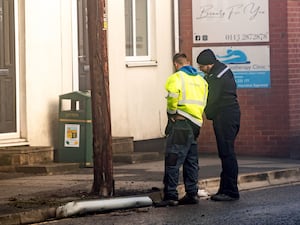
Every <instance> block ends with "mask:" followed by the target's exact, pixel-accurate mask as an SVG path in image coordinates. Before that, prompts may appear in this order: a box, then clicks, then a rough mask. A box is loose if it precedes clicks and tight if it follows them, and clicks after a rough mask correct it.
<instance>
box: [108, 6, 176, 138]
mask: <svg viewBox="0 0 300 225" xmlns="http://www.w3.org/2000/svg"><path fill="white" fill-rule="evenodd" d="M154 5H155V10H154V12H155V16H156V19H155V21H154V22H155V24H153V25H154V26H155V27H156V28H155V33H156V46H155V50H156V57H155V58H154V59H156V60H157V61H158V65H157V66H156V67H131V68H127V67H126V66H125V64H126V61H125V28H124V26H122V25H123V24H125V22H124V5H123V1H119V0H114V1H108V50H109V75H110V90H111V92H110V94H111V96H110V98H111V113H112V133H113V136H133V137H134V140H145V139H152V138H159V137H162V136H163V135H164V129H165V124H166V102H165V96H166V92H165V90H164V84H165V81H166V79H167V77H168V76H169V75H170V74H171V73H172V72H173V71H172V69H173V67H172V44H173V42H172V24H173V23H172V1H170V0H169V1H156V4H154Z"/></svg>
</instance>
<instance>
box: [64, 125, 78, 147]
mask: <svg viewBox="0 0 300 225" xmlns="http://www.w3.org/2000/svg"><path fill="white" fill-rule="evenodd" d="M79 140H80V125H79V124H65V144H64V146H65V147H79Z"/></svg>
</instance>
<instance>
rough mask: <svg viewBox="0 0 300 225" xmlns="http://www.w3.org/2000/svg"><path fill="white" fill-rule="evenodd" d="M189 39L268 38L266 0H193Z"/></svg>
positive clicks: (256, 40) (221, 41)
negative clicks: (190, 35)
mask: <svg viewBox="0 0 300 225" xmlns="http://www.w3.org/2000/svg"><path fill="white" fill-rule="evenodd" d="M192 8H193V43H229V42H268V41H269V1H268V0H201V1H200V0H193V7H192Z"/></svg>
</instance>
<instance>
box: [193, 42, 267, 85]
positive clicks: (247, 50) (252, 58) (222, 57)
mask: <svg viewBox="0 0 300 225" xmlns="http://www.w3.org/2000/svg"><path fill="white" fill-rule="evenodd" d="M204 49H206V47H205V48H203V47H201V48H200V47H194V48H193V65H194V67H195V68H197V67H198V66H197V63H196V58H197V56H198V55H199V53H200V52H201V51H202V50H204ZM210 49H211V50H213V51H214V53H215V55H216V57H217V59H218V60H219V61H221V62H223V63H225V64H227V65H228V66H229V67H230V69H231V70H232V72H233V74H234V78H235V81H236V83H237V87H238V88H269V87H270V86H271V84H270V83H271V82H270V48H269V46H267V45H262V46H234V47H210Z"/></svg>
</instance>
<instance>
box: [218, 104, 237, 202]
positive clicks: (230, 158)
mask: <svg viewBox="0 0 300 225" xmlns="http://www.w3.org/2000/svg"><path fill="white" fill-rule="evenodd" d="M240 118H241V113H240V109H239V106H233V107H230V108H226V109H223V110H222V111H221V112H220V113H218V115H217V116H216V117H215V118H214V119H213V128H214V132H215V136H216V141H217V147H218V154H219V158H220V159H221V164H222V171H221V174H220V178H221V180H220V186H219V191H218V193H222V194H227V195H229V196H231V197H235V198H236V197H239V190H238V186H237V178H238V162H237V159H236V155H235V151H234V141H235V138H236V136H237V134H238V132H239V128H240Z"/></svg>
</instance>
